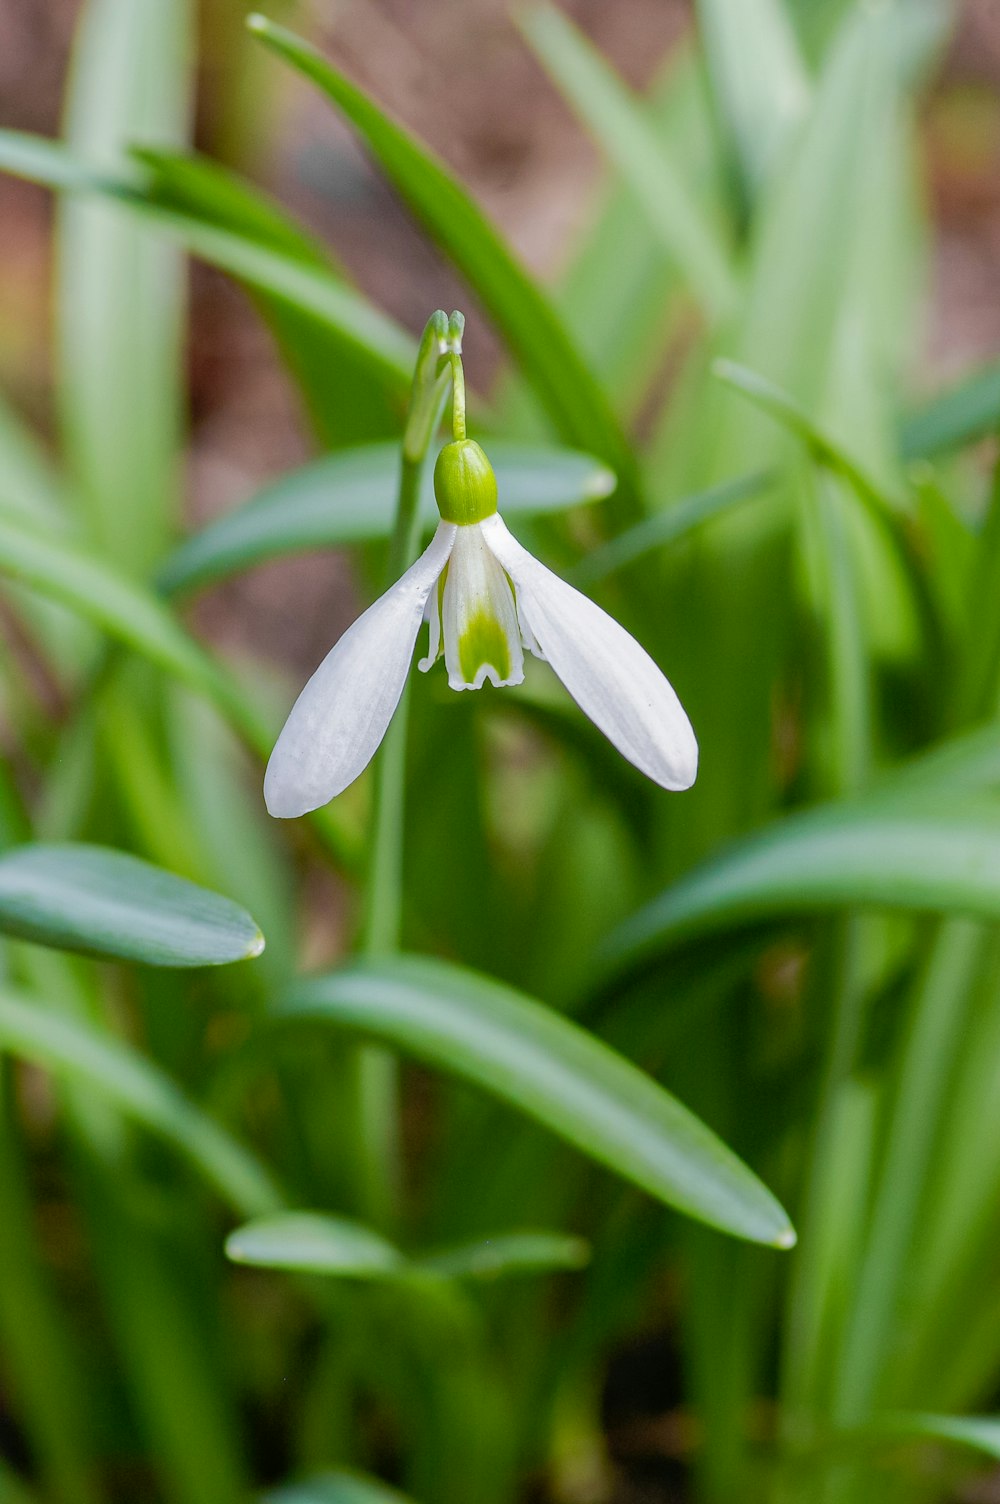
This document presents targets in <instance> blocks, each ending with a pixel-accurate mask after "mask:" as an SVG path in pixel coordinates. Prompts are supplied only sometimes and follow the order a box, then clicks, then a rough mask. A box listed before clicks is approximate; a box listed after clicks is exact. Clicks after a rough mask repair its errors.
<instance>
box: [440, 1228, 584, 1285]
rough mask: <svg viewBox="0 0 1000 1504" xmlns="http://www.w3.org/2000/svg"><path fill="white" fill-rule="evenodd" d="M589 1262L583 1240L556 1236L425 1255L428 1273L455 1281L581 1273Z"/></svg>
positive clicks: (504, 1238) (521, 1235)
mask: <svg viewBox="0 0 1000 1504" xmlns="http://www.w3.org/2000/svg"><path fill="white" fill-rule="evenodd" d="M589 1261H590V1246H589V1244H588V1243H586V1242H585V1241H584V1240H583V1238H574V1237H571V1236H570V1235H569V1234H568V1233H557V1232H505V1233H499V1234H497V1236H496V1237H492V1238H478V1239H477V1240H476V1241H475V1242H474V1243H462V1244H460V1245H457V1246H456V1247H454V1248H441V1249H438V1250H437V1252H435V1253H430V1254H426V1253H425V1254H424V1255H423V1256H422V1258H421V1260H420V1263H421V1265H422V1267H423V1268H425V1269H433V1270H434V1271H435V1272H436V1273H438V1274H446V1275H449V1276H451V1277H452V1278H453V1279H477V1280H493V1279H501V1278H503V1277H505V1276H508V1275H514V1274H539V1273H542V1274H544V1273H546V1272H547V1271H549V1270H552V1269H582V1268H583V1267H584V1266H585V1265H586V1264H587V1263H589Z"/></svg>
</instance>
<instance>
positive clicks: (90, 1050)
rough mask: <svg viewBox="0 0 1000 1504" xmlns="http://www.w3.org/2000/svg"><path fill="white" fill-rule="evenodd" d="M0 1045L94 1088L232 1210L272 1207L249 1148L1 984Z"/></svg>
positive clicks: (271, 1193) (123, 1059) (168, 1084)
mask: <svg viewBox="0 0 1000 1504" xmlns="http://www.w3.org/2000/svg"><path fill="white" fill-rule="evenodd" d="M0 1050H8V1051H11V1052H12V1053H13V1054H15V1055H17V1056H19V1057H21V1058H22V1059H24V1060H30V1061H32V1062H33V1063H34V1064H35V1065H39V1066H41V1067H42V1068H43V1069H45V1070H49V1071H53V1072H54V1073H55V1074H56V1075H58V1076H63V1077H65V1078H66V1079H67V1080H68V1081H70V1082H72V1083H73V1084H74V1085H80V1086H86V1087H87V1088H89V1089H90V1090H93V1091H97V1092H99V1093H100V1094H101V1095H102V1096H104V1097H106V1098H107V1099H108V1100H109V1101H110V1102H111V1103H112V1104H113V1105H114V1106H116V1107H118V1108H119V1109H120V1110H121V1111H122V1112H123V1113H125V1114H126V1115H127V1116H128V1117H131V1118H134V1119H135V1121H136V1122H138V1123H141V1124H142V1125H143V1126H144V1127H146V1128H148V1129H150V1130H151V1131H152V1132H153V1133H156V1134H158V1135H159V1136H160V1137H161V1138H163V1139H165V1140H166V1141H167V1142H168V1143H171V1144H173V1145H174V1147H175V1148H177V1149H179V1150H180V1151H181V1153H182V1154H184V1155H185V1156H186V1157H187V1158H188V1159H189V1160H190V1161H191V1163H192V1164H193V1165H194V1167H195V1168H196V1169H197V1170H198V1172H199V1173H200V1174H201V1175H203V1176H204V1177H205V1179H206V1180H207V1181H209V1183H210V1184H212V1185H214V1186H215V1188H216V1190H217V1191H218V1192H219V1194H220V1195H221V1196H222V1197H223V1198H224V1199H225V1200H226V1201H228V1202H229V1204H230V1205H231V1206H232V1208H233V1209H234V1211H236V1212H237V1213H239V1214H241V1215H243V1216H260V1215H263V1213H265V1212H270V1211H274V1210H276V1209H277V1207H278V1206H280V1204H281V1196H280V1195H279V1193H278V1191H277V1189H276V1188H275V1186H274V1185H273V1184H272V1182H271V1178H270V1176H269V1175H268V1173H267V1171H266V1170H265V1169H264V1168H263V1166H262V1165H260V1164H258V1163H257V1161H256V1160H255V1159H254V1157H253V1156H252V1155H251V1154H250V1153H249V1151H248V1150H246V1149H244V1148H243V1146H242V1145H241V1144H238V1143H237V1142H236V1140H235V1139H233V1138H231V1137H230V1136H229V1134H228V1133H227V1132H226V1131H225V1130H224V1129H223V1128H220V1127H219V1126H218V1125H217V1124H216V1123H213V1122H212V1120H211V1119H210V1118H207V1117H205V1115H204V1114H203V1113H202V1112H200V1111H199V1109H198V1108H197V1107H195V1106H194V1104H193V1103H191V1102H189V1101H188V1100H187V1099H186V1098H185V1097H184V1096H183V1095H182V1093H181V1092H180V1091H178V1089H177V1087H175V1086H174V1084H173V1082H172V1081H171V1080H170V1079H169V1078H168V1077H167V1076H164V1075H162V1074H161V1073H160V1072H159V1071H158V1070H157V1068H156V1067H155V1066H154V1065H151V1064H150V1063H149V1062H148V1061H146V1060H143V1058H142V1057H141V1056H140V1055H138V1054H137V1053H136V1052H135V1051H134V1050H132V1049H130V1048H129V1047H128V1046H127V1045H125V1044H122V1043H121V1042H119V1041H117V1040H114V1039H112V1038H111V1037H110V1036H106V1035H101V1034H98V1033H97V1032H96V1031H95V1030H94V1029H92V1028H89V1027H88V1026H86V1025H84V1024H82V1023H78V1022H76V1021H75V1020H74V1019H71V1018H67V1017H63V1016H60V1015H58V1014H55V1013H52V1012H50V1011H49V1010H47V1009H46V1008H45V1006H44V1005H43V1004H42V1003H41V1002H39V1001H38V1000H37V999H35V998H31V997H27V996H19V995H18V994H16V993H14V992H12V991H10V990H9V989H4V990H3V991H2V992H0Z"/></svg>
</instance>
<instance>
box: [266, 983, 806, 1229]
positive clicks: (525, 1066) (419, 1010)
mask: <svg viewBox="0 0 1000 1504" xmlns="http://www.w3.org/2000/svg"><path fill="white" fill-rule="evenodd" d="M275 1012H276V1016H277V1017H278V1018H279V1019H285V1020H295V1021H296V1022H299V1023H305V1022H314V1023H321V1024H329V1025H333V1026H334V1027H336V1028H340V1029H347V1030H349V1031H350V1032H352V1033H355V1034H359V1035H362V1036H364V1037H367V1038H370V1039H375V1040H378V1041H380V1042H381V1043H383V1044H387V1045H390V1046H392V1047H393V1048H395V1049H398V1050H402V1051H403V1052H404V1053H406V1054H411V1055H414V1056H416V1058H418V1059H420V1060H423V1061H425V1062H426V1063H427V1064H429V1065H432V1066H435V1067H437V1068H439V1069H443V1070H447V1071H451V1072H453V1073H454V1074H456V1075H458V1076H460V1077H461V1078H463V1079H464V1080H467V1081H471V1082H473V1083H474V1084H475V1085H477V1086H480V1087H482V1088H483V1089H484V1090H485V1091H488V1092H491V1093H492V1094H493V1095H494V1096H496V1097H498V1098H499V1099H500V1100H501V1101H504V1102H506V1103H508V1105H510V1106H511V1107H514V1108H516V1109H517V1110H518V1111H519V1112H523V1113H525V1114H526V1115H527V1116H529V1117H531V1118H534V1119H535V1120H536V1121H537V1122H540V1123H542V1124H543V1125H544V1126H545V1127H547V1128H549V1129H550V1130H551V1131H552V1132H553V1133H557V1134H560V1135H561V1136H562V1137H563V1138H565V1139H567V1140H568V1142H570V1143H571V1144H573V1145H574V1146H575V1147H576V1148H577V1149H579V1150H580V1151H581V1152H583V1153H585V1154H589V1155H590V1156H591V1157H592V1158H594V1159H596V1160H598V1161H599V1162H600V1163H602V1164H604V1165H607V1166H608V1167H609V1168H610V1169H612V1170H614V1171H615V1172H616V1173H617V1174H619V1175H622V1176H624V1178H625V1179H627V1180H631V1181H632V1182H633V1183H634V1184H635V1185H638V1186H640V1187H642V1189H644V1190H646V1191H648V1192H649V1193H650V1194H651V1195H653V1196H656V1197H658V1198H659V1199H660V1200H662V1201H665V1202H667V1203H668V1204H669V1205H671V1206H676V1207H678V1208H680V1209H681V1210H682V1211H685V1212H687V1213H688V1214H689V1215H691V1216H693V1217H698V1218H700V1219H701V1220H702V1221H705V1222H708V1223H710V1224H711V1225H712V1226H713V1227H718V1228H721V1229H722V1230H723V1231H725V1232H730V1233H733V1234H734V1235H735V1236H737V1237H743V1238H749V1239H751V1240H753V1241H756V1242H762V1243H771V1244H775V1245H777V1246H779V1247H790V1246H791V1244H792V1243H793V1242H794V1237H795V1235H794V1233H793V1231H792V1229H791V1226H790V1224H789V1222H788V1219H787V1217H786V1216H785V1213H784V1212H783V1211H782V1209H781V1207H780V1206H779V1205H778V1203H777V1201H776V1200H775V1199H774V1197H773V1196H772V1195H771V1193H770V1192H769V1191H768V1190H767V1189H766V1188H765V1187H764V1186H763V1185H762V1184H761V1182H760V1181H759V1180H758V1179H757V1177H756V1176H755V1175H754V1174H753V1173H752V1172H751V1171H750V1170H749V1169H747V1167H746V1165H744V1164H743V1163H742V1162H741V1161H740V1160H739V1159H737V1157H736V1156H735V1155H734V1154H733V1153H732V1151H731V1150H729V1149H727V1148H726V1146H725V1145H724V1144H723V1143H721V1142H720V1140H719V1139H717V1138H716V1136H715V1135H714V1134H713V1133H712V1132H710V1130H709V1129H708V1128H706V1127H705V1125H704V1124H703V1123H701V1122H700V1121H699V1120H698V1119H697V1118H696V1117H695V1116H694V1115H693V1114H692V1113H690V1112H689V1111H688V1110H687V1108H685V1107H683V1106H682V1105H681V1103H680V1102H678V1101H677V1100H676V1099H675V1098H674V1097H672V1096H671V1095H670V1094H669V1093H668V1092H666V1091H664V1090H663V1089H662V1088H661V1087H659V1086H658V1085H657V1084H656V1083H655V1082H654V1081H653V1080H651V1079H650V1077H648V1076H646V1075H644V1074H643V1072H642V1071H640V1070H639V1069H638V1068H637V1067H636V1066H634V1065H632V1064H630V1063H629V1062H628V1061H627V1060H625V1059H623V1058H622V1057H621V1056H619V1055H616V1054H615V1053H614V1051H613V1050H611V1049H609V1048H608V1047H607V1046H606V1045H604V1044H602V1043H600V1042H599V1041H598V1040H597V1039H595V1038H593V1036H592V1035H590V1034H588V1033H586V1032H585V1031H584V1030H583V1029H580V1028H579V1027H577V1026H576V1025H575V1024H573V1023H571V1022H569V1021H568V1020H567V1019H565V1018H563V1017H561V1016H560V1015H559V1014H556V1013H553V1012H552V1011H551V1010H550V1009H548V1008H546V1007H545V1006H544V1005H543V1004H541V1003H538V1002H536V1001H534V1000H533V999H532V998H528V997H525V996H524V995H523V994H521V993H517V992H514V991H513V990H512V989H510V988H508V987H504V986H502V985H501V984H500V983H498V982H494V981H491V980H489V979H487V978H486V977H483V976H480V975H479V974H477V973H475V972H472V971H467V970H465V969H464V968H460V967H457V966H449V965H445V964H443V963H441V962H437V961H431V960H429V959H424V958H415V957H407V958H400V959H398V960H384V961H381V962H370V963H365V962H359V963H357V964H355V965H352V966H350V967H347V968H345V969H343V970H341V971H337V972H333V973H331V974H330V975H328V976H325V977H317V978H314V979H312V980H308V981H304V982H300V983H298V984H296V985H293V986H292V988H291V989H290V990H289V992H288V993H287V994H286V995H285V996H284V997H283V998H281V999H280V1000H279V1001H278V1003H277V1005H276V1009H275Z"/></svg>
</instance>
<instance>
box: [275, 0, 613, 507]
mask: <svg viewBox="0 0 1000 1504" xmlns="http://www.w3.org/2000/svg"><path fill="white" fill-rule="evenodd" d="M248 24H249V25H250V27H251V29H252V30H253V32H254V33H255V35H257V36H259V37H260V39H261V41H262V42H263V43H264V44H265V45H266V46H268V47H270V48H271V49H272V50H273V51H274V52H276V53H277V54H278V55H279V56H281V57H283V58H285V60H286V61H287V62H289V63H291V65H292V66H293V67H294V68H297V69H298V70H299V72H300V73H303V74H304V75H305V76H306V77H307V78H309V79H311V80H312V81H313V83H315V84H317V85H318V86H319V88H320V89H321V90H322V91H323V92H324V93H325V94H326V95H327V97H328V98H329V99H330V100H331V101H332V102H333V103H334V104H335V105H336V106H337V108H338V109H339V110H341V111H343V113H344V114H345V115H346V116H347V118H348V119H349V120H350V122H351V124H352V125H353V126H354V127H355V129H356V130H357V131H358V132H359V133H360V135H361V136H362V138H363V139H364V141H365V144H366V145H367V146H368V148H369V150H370V151H371V152H372V154H373V155H374V157H375V158H376V160H377V161H378V162H379V164H380V166H381V167H382V169H383V171H384V172H385V173H386V175H387V176H388V177H389V178H390V180H391V181H392V183H393V184H394V186H395V187H396V189H397V190H398V192H399V193H400V194H401V195H402V197H403V198H404V199H405V200H406V202H407V203H408V204H409V205H410V207H411V209H412V210H413V212H414V213H415V214H416V215H417V217H418V218H419V219H420V220H421V221H422V222H423V224H424V225H425V226H426V227H427V229H428V231H429V232H430V234H432V235H433V236H434V238H435V239H436V240H437V242H438V243H439V244H440V245H441V247H442V249H443V250H444V251H445V252H446V253H447V254H448V255H449V256H450V257H451V259H452V260H453V261H454V263H455V265H456V266H457V267H458V269H459V270H460V271H461V272H462V273H463V275H464V276H465V277H466V278H467V279H468V281H469V284H470V286H471V287H472V289H473V291H474V292H475V293H476V295H477V296H478V297H479V298H480V299H481V300H482V302H483V305H484V306H485V308H486V309H487V311H488V312H489V313H490V314H491V316H492V317H493V319H494V320H495V321H496V324H497V326H498V328H499V329H500V330H501V332H502V334H503V336H504V338H505V340H506V341H507V344H508V345H509V347H510V349H511V351H512V353H513V354H514V355H515V357H516V358H517V360H518V361H519V362H520V364H521V366H522V367H523V370H524V373H525V375H526V376H527V377H528V379H529V380H530V381H531V382H532V384H533V385H534V387H535V389H536V391H537V392H538V395H539V398H540V399H541V401H542V402H543V403H544V404H545V406H546V408H547V409H548V411H549V413H550V414H551V416H552V418H553V419H554V421H555V422H556V424H557V425H558V426H559V429H560V432H561V433H562V435H563V436H564V437H565V438H566V439H567V440H568V441H569V442H570V443H574V444H578V445H580V447H581V448H585V449H591V450H593V452H594V453H595V454H597V455H599V456H600V458H601V459H603V460H604V461H605V462H606V463H607V464H609V465H610V466H611V468H612V469H613V470H614V471H615V472H616V473H617V474H618V475H619V476H620V477H621V480H622V486H623V490H624V492H625V493H626V494H625V498H624V499H625V500H626V501H627V500H629V499H630V498H632V499H634V496H635V492H636V489H637V487H638V479H637V474H636V468H635V461H634V457H633V455H632V452H631V449H630V447H629V445H628V443H627V441H626V439H625V437H624V435H623V434H622V431H621V429H620V427H619V425H618V421H617V419H616V417H615V415H614V412H613V410H612V408H611V406H610V404H609V402H608V401H607V398H606V397H605V395H604V393H603V392H602V390H601V388H600V386H599V385H598V383H597V381H596V380H595V378H594V377H593V375H592V374H591V372H590V371H589V370H588V368H587V366H586V364H585V363H584V361H583V359H582V357H581V355H580V353H579V351H578V350H577V348H576V346H575V345H574V343H573V341H572V339H571V338H570V336H569V334H568V333H567V331H566V329H565V328H564V326H563V324H562V321H561V320H560V318H559V316H558V314H557V313H556V312H555V310H554V308H553V306H552V303H551V302H550V300H549V299H548V298H547V297H546V296H545V295H544V294H543V293H542V292H541V291H540V289H539V288H538V287H537V286H536V284H535V283H534V282H533V281H532V279H531V278H530V277H529V276H528V274H527V272H526V271H525V270H524V268H523V267H522V266H521V265H520V264H519V262H518V261H517V260H516V259H515V257H514V255H513V254H512V252H511V251H510V249H509V248H508V246H507V245H505V243H504V242H503V240H501V238H500V236H499V235H498V234H497V232H496V230H495V229H494V228H493V226H492V225H491V224H490V223H489V221H488V220H487V219H486V217H485V215H484V214H483V213H482V211H481V210H480V209H479V208H478V207H477V205H476V204H475V203H473V201H472V199H471V198H470V197H469V195H468V194H467V193H466V191H465V189H464V188H463V187H462V186H461V185H460V184H459V182H458V181H457V180H456V179H455V178H454V177H453V176H452V175H451V173H450V172H448V171H447V169H446V168H445V167H444V166H443V165H442V164H441V163H440V162H438V161H437V160H436V159H435V158H434V157H432V156H431V155H430V153H429V152H428V151H427V149H426V148H425V147H424V146H422V145H421V144H420V143H419V142H417V141H416V140H415V139H414V138H413V137H412V136H410V135H409V134H408V133H407V132H406V131H405V130H403V128H402V127H401V126H400V125H398V124H396V122H395V121H393V120H391V119H389V117H388V116H387V115H385V114H384V113H383V111H382V110H381V109H379V107H378V106H377V105H376V104H375V103H374V101H373V100H371V99H369V98H368V96H367V95H366V94H365V93H364V92H363V91H362V90H361V89H359V88H358V87H357V85H356V84H353V83H351V82H350V80H348V79H347V78H345V77H344V75H343V74H341V73H339V72H338V71H337V69H335V68H334V67H332V66H331V64H329V63H328V62H327V61H326V59H325V58H324V57H323V56H322V54H321V53H320V52H319V51H317V49H316V48H314V47H312V46H310V45H309V43H307V42H304V41H302V40H301V38H299V37H297V36H295V35H294V34H293V33H292V32H290V31H286V30H285V29H284V27H281V26H276V25H274V24H273V23H272V22H270V21H268V20H267V19H266V18H265V17H264V16H260V15H252V16H251V17H250V18H249V22H248Z"/></svg>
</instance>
